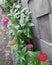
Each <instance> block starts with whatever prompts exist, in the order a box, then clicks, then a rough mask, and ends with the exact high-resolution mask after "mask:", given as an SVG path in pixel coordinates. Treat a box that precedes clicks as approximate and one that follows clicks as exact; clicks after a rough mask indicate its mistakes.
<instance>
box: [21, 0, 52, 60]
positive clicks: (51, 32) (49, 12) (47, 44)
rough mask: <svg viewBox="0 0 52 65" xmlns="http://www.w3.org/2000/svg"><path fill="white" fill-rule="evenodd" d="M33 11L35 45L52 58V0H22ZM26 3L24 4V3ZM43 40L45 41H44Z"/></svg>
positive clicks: (24, 5)
mask: <svg viewBox="0 0 52 65" xmlns="http://www.w3.org/2000/svg"><path fill="white" fill-rule="evenodd" d="M21 2H22V6H23V7H27V8H28V9H29V10H30V11H31V17H32V22H33V23H34V25H35V26H34V27H33V33H34V36H33V42H34V47H35V45H36V46H37V47H36V48H38V49H40V50H41V51H42V52H46V53H47V54H48V56H49V59H51V60H52V0H21ZM23 3H24V4H23ZM42 40H43V41H42Z"/></svg>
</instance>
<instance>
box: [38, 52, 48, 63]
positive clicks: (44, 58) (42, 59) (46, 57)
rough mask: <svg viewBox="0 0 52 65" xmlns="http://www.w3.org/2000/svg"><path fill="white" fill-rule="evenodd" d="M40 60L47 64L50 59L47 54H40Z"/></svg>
mask: <svg viewBox="0 0 52 65" xmlns="http://www.w3.org/2000/svg"><path fill="white" fill-rule="evenodd" d="M38 59H39V60H40V61H42V62H45V61H46V60H47V59H48V56H47V54H46V53H40V54H39V55H38Z"/></svg>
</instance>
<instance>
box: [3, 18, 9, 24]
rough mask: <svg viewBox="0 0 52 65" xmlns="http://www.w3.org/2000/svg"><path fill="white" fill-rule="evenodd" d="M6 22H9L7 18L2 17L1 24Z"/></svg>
mask: <svg viewBox="0 0 52 65" xmlns="http://www.w3.org/2000/svg"><path fill="white" fill-rule="evenodd" d="M8 22H9V19H8V18H6V17H5V18H3V19H2V24H4V25H7V24H8Z"/></svg>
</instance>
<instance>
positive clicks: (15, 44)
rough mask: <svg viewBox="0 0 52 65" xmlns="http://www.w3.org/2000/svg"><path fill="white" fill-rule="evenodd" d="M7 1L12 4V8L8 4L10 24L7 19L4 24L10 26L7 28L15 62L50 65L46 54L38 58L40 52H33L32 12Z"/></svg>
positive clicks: (21, 64) (20, 64)
mask: <svg viewBox="0 0 52 65" xmlns="http://www.w3.org/2000/svg"><path fill="white" fill-rule="evenodd" d="M6 1H7V3H9V4H10V6H9V4H7V9H8V7H9V10H7V12H8V14H7V17H8V18H9V20H10V22H9V24H8V23H7V22H8V19H7V18H5V19H4V20H3V22H4V23H3V24H8V25H7V27H8V28H9V29H10V30H9V32H8V40H9V43H8V45H9V47H10V48H11V49H12V51H13V54H14V57H15V62H16V63H18V64H19V65H50V63H49V61H48V58H47V55H46V54H44V53H43V54H41V56H40V57H38V56H39V54H40V52H39V51H37V52H35V51H33V44H32V43H31V42H30V40H31V38H32V36H31V31H30V29H31V27H32V26H34V24H33V23H32V22H31V20H30V12H29V11H27V10H26V8H23V7H22V5H21V3H19V1H17V3H16V2H15V1H14V0H10V1H9V0H6ZM6 1H5V2H6ZM5 5H6V3H5ZM42 56H43V58H42ZM40 59H41V60H40Z"/></svg>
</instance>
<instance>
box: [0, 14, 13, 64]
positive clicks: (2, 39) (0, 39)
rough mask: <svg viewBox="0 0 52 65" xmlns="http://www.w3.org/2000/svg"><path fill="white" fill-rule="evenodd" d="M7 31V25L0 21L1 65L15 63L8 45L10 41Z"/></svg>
mask: <svg viewBox="0 0 52 65" xmlns="http://www.w3.org/2000/svg"><path fill="white" fill-rule="evenodd" d="M0 14H1V13H0ZM0 19H1V16H0ZM6 33H7V27H6V26H4V25H2V24H1V21H0V65H13V62H12V58H11V53H10V49H9V48H8V47H7V44H8V41H7V34H6Z"/></svg>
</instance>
